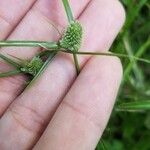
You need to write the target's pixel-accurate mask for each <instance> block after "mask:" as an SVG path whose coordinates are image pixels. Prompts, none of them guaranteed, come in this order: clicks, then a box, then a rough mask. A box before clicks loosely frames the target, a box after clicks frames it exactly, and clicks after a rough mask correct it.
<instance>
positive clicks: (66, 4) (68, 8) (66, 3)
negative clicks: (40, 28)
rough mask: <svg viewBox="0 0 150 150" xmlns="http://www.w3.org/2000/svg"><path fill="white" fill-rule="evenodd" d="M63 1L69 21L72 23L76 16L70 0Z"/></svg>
mask: <svg viewBox="0 0 150 150" xmlns="http://www.w3.org/2000/svg"><path fill="white" fill-rule="evenodd" d="M62 2H63V5H64V8H65V11H66V14H67V17H68V21H69V23H71V22H72V21H74V17H73V14H72V11H71V8H70V5H69V2H68V0H62Z"/></svg>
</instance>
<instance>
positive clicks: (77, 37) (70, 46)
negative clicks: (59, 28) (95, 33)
mask: <svg viewBox="0 0 150 150" xmlns="http://www.w3.org/2000/svg"><path fill="white" fill-rule="evenodd" d="M82 34H83V32H82V26H81V25H80V23H79V22H77V21H74V22H72V23H70V25H69V26H68V27H67V29H66V31H65V32H64V34H63V36H62V39H61V40H60V41H59V45H60V47H62V48H64V49H67V50H71V51H78V50H79V48H80V47H81V41H82Z"/></svg>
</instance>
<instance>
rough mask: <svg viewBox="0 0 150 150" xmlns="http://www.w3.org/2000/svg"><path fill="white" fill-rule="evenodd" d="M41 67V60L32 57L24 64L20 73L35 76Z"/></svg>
mask: <svg viewBox="0 0 150 150" xmlns="http://www.w3.org/2000/svg"><path fill="white" fill-rule="evenodd" d="M42 66H43V61H42V59H41V58H39V57H34V58H33V59H32V60H31V61H30V62H29V63H26V64H25V65H24V67H22V68H21V71H22V72H25V73H28V74H31V75H33V76H36V74H37V73H38V71H39V70H40V69H41V67H42Z"/></svg>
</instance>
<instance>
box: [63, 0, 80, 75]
mask: <svg viewBox="0 0 150 150" xmlns="http://www.w3.org/2000/svg"><path fill="white" fill-rule="evenodd" d="M62 1H63V4H64V8H65V11H66V14H67V17H68V21H69V23H71V22H73V21H74V17H73V14H72V11H71V8H70V5H69V2H68V0H62ZM73 58H74V63H75V67H76V72H77V75H79V73H80V66H79V62H78V58H77V55H76V54H75V53H73Z"/></svg>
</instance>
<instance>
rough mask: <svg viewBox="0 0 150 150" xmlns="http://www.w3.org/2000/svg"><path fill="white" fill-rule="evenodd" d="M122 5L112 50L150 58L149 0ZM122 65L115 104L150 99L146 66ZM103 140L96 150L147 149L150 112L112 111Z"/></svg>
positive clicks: (128, 0)
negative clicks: (122, 17)
mask: <svg viewBox="0 0 150 150" xmlns="http://www.w3.org/2000/svg"><path fill="white" fill-rule="evenodd" d="M121 2H122V3H123V5H124V8H125V10H126V22H125V25H124V28H123V29H122V31H121V32H120V34H119V35H118V37H117V39H116V41H115V42H114V44H113V45H112V51H113V52H118V53H125V54H128V55H131V56H132V55H137V56H139V57H142V58H146V59H150V0H121ZM146 44H147V45H146ZM122 64H123V68H124V77H123V81H122V85H121V87H120V92H119V95H118V99H117V103H116V105H118V104H122V103H126V102H140V101H141V102H142V101H143V100H144V101H145V100H150V66H149V64H145V63H141V62H133V60H130V61H129V60H122ZM102 139H103V142H102V143H101V142H100V143H99V144H98V147H97V150H150V111H145V110H143V111H139V112H135V111H132V112H127V111H117V110H116V109H115V108H114V111H113V113H112V116H111V119H110V121H109V124H108V126H107V129H106V130H105V132H104V135H103V137H102ZM104 145H105V146H104Z"/></svg>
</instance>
